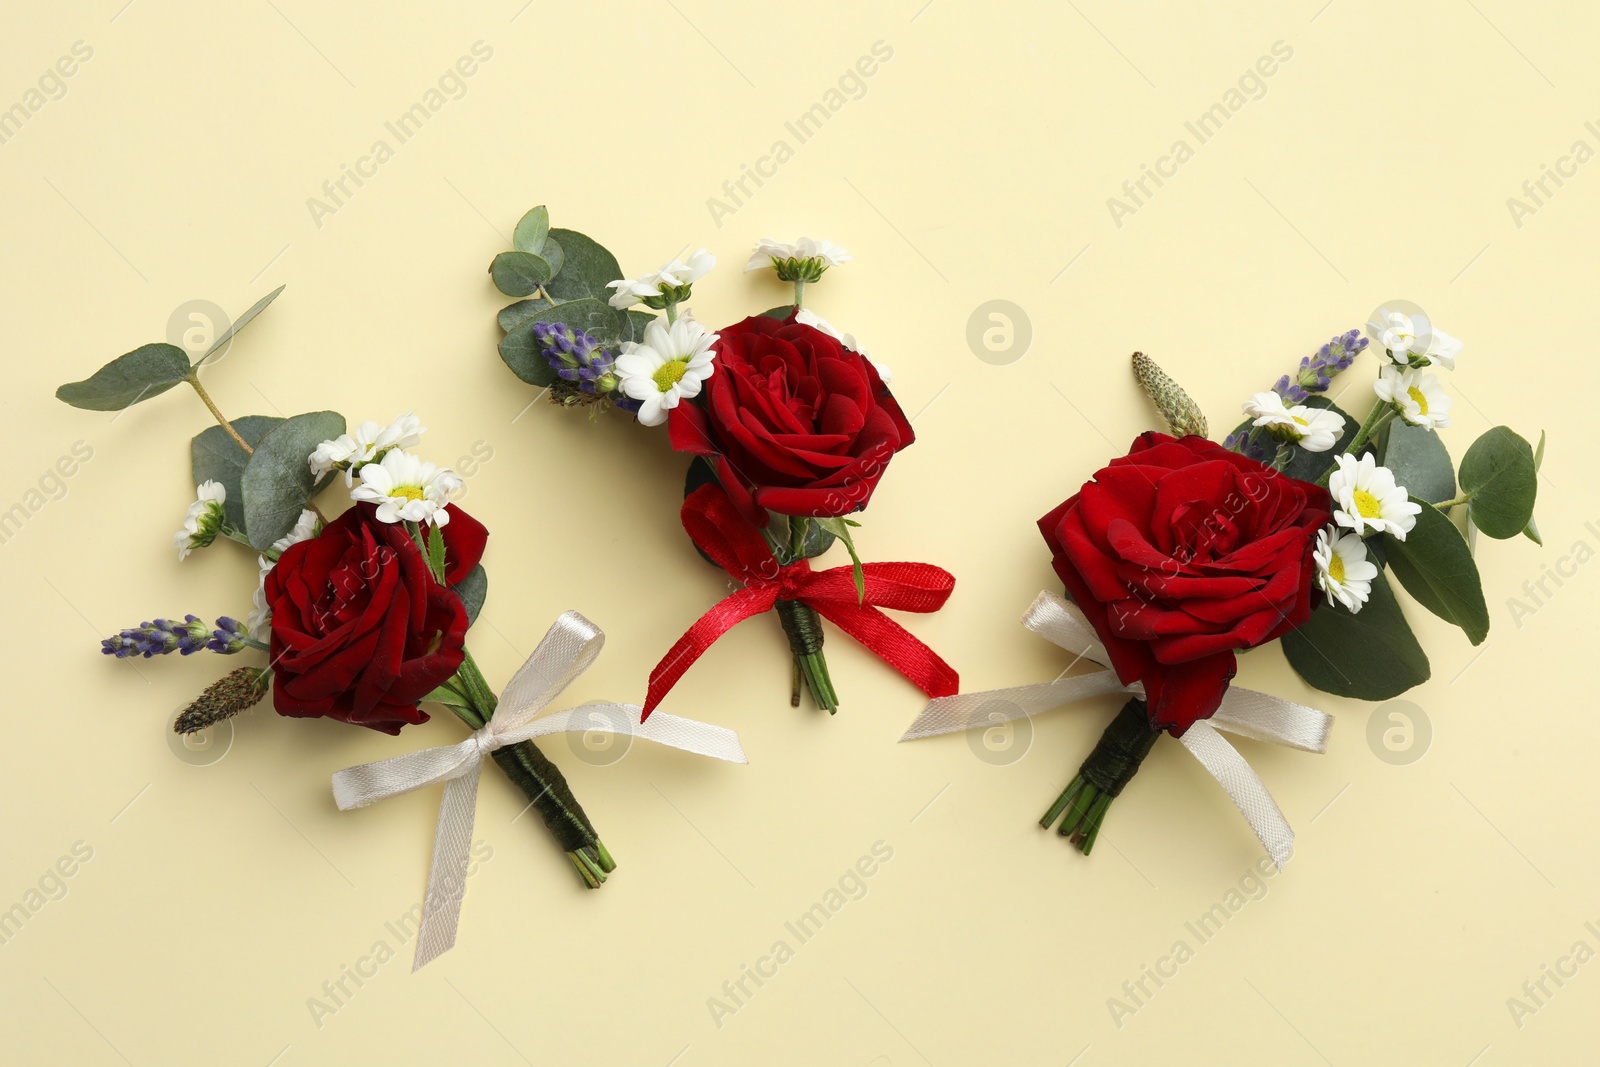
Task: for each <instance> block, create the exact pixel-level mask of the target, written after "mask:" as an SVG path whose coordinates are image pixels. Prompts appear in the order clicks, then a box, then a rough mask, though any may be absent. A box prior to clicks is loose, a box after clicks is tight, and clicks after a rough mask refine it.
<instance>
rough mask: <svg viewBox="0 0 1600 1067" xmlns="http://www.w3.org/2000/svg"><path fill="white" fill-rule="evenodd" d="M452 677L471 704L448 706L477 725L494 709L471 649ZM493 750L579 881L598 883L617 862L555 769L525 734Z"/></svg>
mask: <svg viewBox="0 0 1600 1067" xmlns="http://www.w3.org/2000/svg"><path fill="white" fill-rule="evenodd" d="M452 681H454V682H456V683H458V684H459V686H460V688H461V689H462V690H463V691H464V695H465V696H466V698H467V701H468V702H469V703H470V704H471V707H468V708H460V707H455V706H452V707H451V710H452V711H454V712H455V713H456V714H457V715H458V716H460V718H461V720H462V721H463V722H465V723H466V724H467V725H468V726H471V727H472V728H473V729H475V730H476V729H481V728H482V727H483V725H484V724H485V723H487V722H488V721H489V719H490V717H491V716H493V715H494V709H495V706H496V704H497V703H498V698H497V697H496V696H495V695H494V691H493V690H491V689H490V688H489V685H488V683H487V682H486V681H485V680H484V677H483V672H482V671H481V670H479V669H478V664H477V661H475V660H474V659H473V658H472V653H470V652H468V653H466V657H465V658H464V659H463V660H462V662H461V668H460V669H459V670H458V671H456V674H455V677H454V678H453V679H452ZM493 755H494V761H495V762H496V763H498V764H499V765H500V769H501V770H503V771H505V773H506V777H507V778H510V779H511V781H512V782H514V783H516V785H517V787H518V788H519V789H521V790H522V791H523V793H524V794H526V795H527V797H528V802H529V803H530V804H531V805H532V806H533V807H534V808H535V809H536V810H537V811H538V812H539V816H540V818H542V819H543V820H544V824H545V826H546V827H547V828H548V829H549V831H550V833H551V834H552V835H553V836H554V837H555V839H556V841H557V842H558V843H560V845H561V847H562V849H563V850H564V851H565V852H566V854H567V858H568V859H569V860H571V861H572V865H573V867H574V868H575V869H576V870H577V872H578V874H579V875H580V876H581V877H582V878H583V880H584V883H585V884H586V885H588V886H589V888H591V889H598V888H599V887H600V884H601V883H602V882H604V881H605V879H606V875H607V874H609V873H610V872H611V871H612V870H614V869H615V868H616V865H617V863H616V861H615V860H614V859H612V858H611V853H609V852H607V851H606V847H605V845H603V844H602V843H601V842H600V835H599V834H597V833H596V832H595V829H594V825H593V824H592V823H590V822H589V816H588V815H587V814H586V813H585V812H584V810H583V806H582V805H580V804H579V803H578V800H577V798H576V797H574V796H573V795H572V788H571V786H569V785H568V784H567V779H566V776H565V775H563V774H562V773H561V769H560V768H559V767H557V766H556V765H555V764H554V763H551V762H550V759H549V757H547V756H546V755H545V754H544V753H543V752H541V751H540V750H539V746H538V745H535V744H534V743H533V742H532V741H531V740H530V741H519V742H517V743H516V744H515V745H508V746H507V747H505V748H500V749H496V750H495V752H494V754H493Z"/></svg>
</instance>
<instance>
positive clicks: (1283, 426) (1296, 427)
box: [1244, 393, 1344, 452]
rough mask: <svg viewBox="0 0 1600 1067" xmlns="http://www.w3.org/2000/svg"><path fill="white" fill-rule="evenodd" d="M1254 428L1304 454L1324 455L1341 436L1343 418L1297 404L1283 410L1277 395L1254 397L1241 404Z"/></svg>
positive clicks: (1330, 412) (1325, 409)
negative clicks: (1298, 447)
mask: <svg viewBox="0 0 1600 1067" xmlns="http://www.w3.org/2000/svg"><path fill="white" fill-rule="evenodd" d="M1244 413H1245V415H1246V416H1247V417H1249V418H1251V419H1253V420H1254V422H1252V423H1251V425H1253V426H1257V427H1261V428H1264V429H1265V430H1266V431H1267V432H1268V433H1270V434H1272V436H1274V437H1276V438H1277V439H1279V440H1280V441H1294V442H1297V443H1298V444H1299V445H1300V447H1301V448H1303V449H1305V450H1306V451H1307V452H1326V451H1327V450H1328V449H1330V448H1332V447H1333V445H1334V442H1336V441H1338V440H1339V437H1340V435H1341V434H1343V433H1344V416H1342V415H1340V414H1339V413H1338V412H1337V411H1332V410H1329V409H1328V408H1313V407H1307V406H1306V405H1304V404H1296V405H1295V406H1294V407H1292V408H1291V407H1285V406H1284V403H1283V397H1281V396H1279V395H1278V394H1277V393H1256V394H1255V395H1254V396H1252V397H1251V398H1250V399H1249V400H1247V401H1245V403H1244Z"/></svg>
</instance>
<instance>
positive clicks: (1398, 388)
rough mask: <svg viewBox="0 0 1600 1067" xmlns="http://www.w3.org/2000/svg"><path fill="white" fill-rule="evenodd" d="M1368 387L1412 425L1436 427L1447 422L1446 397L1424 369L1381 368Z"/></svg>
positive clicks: (1436, 380) (1447, 408)
mask: <svg viewBox="0 0 1600 1067" xmlns="http://www.w3.org/2000/svg"><path fill="white" fill-rule="evenodd" d="M1372 390H1373V392H1375V393H1377V394H1378V399H1379V400H1382V401H1383V402H1384V403H1386V404H1393V405H1394V408H1395V410H1396V411H1398V412H1399V413H1400V417H1401V418H1402V419H1405V420H1406V421H1407V422H1409V423H1410V424H1411V425H1413V426H1421V427H1424V428H1426V429H1429V430H1437V429H1439V428H1440V427H1443V426H1449V425H1450V397H1449V395H1448V394H1446V393H1445V391H1444V387H1443V386H1441V385H1440V384H1439V379H1438V378H1436V377H1434V376H1433V375H1431V374H1428V373H1426V372H1425V371H1422V370H1418V369H1402V368H1400V367H1385V368H1384V369H1383V374H1382V375H1381V376H1380V377H1379V378H1378V380H1377V381H1376V382H1374V383H1372Z"/></svg>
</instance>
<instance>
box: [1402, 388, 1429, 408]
mask: <svg viewBox="0 0 1600 1067" xmlns="http://www.w3.org/2000/svg"><path fill="white" fill-rule="evenodd" d="M1406 393H1407V395H1409V396H1410V397H1411V399H1412V402H1414V403H1415V404H1416V405H1417V414H1419V415H1426V414H1427V413H1428V398H1427V397H1425V396H1423V395H1422V390H1421V389H1418V388H1417V387H1416V386H1414V385H1413V386H1412V387H1411V388H1410V389H1407V390H1406Z"/></svg>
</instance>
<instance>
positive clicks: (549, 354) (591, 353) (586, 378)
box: [533, 322, 617, 397]
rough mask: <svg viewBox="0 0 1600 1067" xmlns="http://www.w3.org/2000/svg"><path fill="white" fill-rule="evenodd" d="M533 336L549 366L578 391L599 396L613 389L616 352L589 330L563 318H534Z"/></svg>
mask: <svg viewBox="0 0 1600 1067" xmlns="http://www.w3.org/2000/svg"><path fill="white" fill-rule="evenodd" d="M533 339H534V341H535V343H537V344H538V346H539V350H540V351H541V352H543V353H544V358H545V359H547V360H549V361H550V367H551V369H552V370H554V371H555V372H556V374H557V375H558V376H559V377H560V378H561V379H562V381H566V382H571V383H572V385H573V386H574V387H575V388H577V389H578V390H579V391H580V392H583V393H586V394H588V395H589V396H595V397H599V396H605V395H607V394H608V393H611V392H612V391H614V390H615V389H616V387H617V375H616V372H615V370H614V369H613V368H614V365H615V363H616V355H615V354H614V353H613V352H612V351H611V350H610V349H608V348H605V347H603V346H601V344H600V342H599V341H597V340H596V339H595V338H594V337H593V336H592V335H590V334H589V333H587V332H585V331H584V330H575V329H573V328H572V327H571V326H568V325H567V324H566V323H564V322H536V323H534V324H533Z"/></svg>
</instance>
